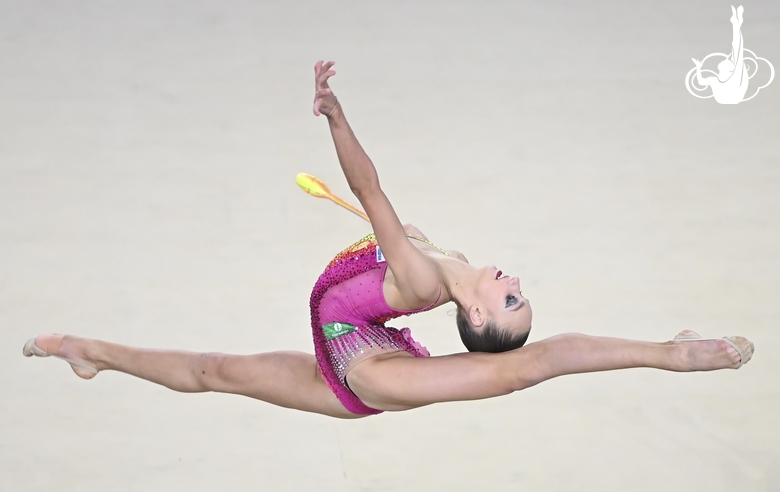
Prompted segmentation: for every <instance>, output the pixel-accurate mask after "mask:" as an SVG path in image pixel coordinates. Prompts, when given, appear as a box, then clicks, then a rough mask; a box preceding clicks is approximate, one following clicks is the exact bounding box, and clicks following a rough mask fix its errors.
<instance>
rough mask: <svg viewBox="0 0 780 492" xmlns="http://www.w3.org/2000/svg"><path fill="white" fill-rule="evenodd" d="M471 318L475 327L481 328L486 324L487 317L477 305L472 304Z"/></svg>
mask: <svg viewBox="0 0 780 492" xmlns="http://www.w3.org/2000/svg"><path fill="white" fill-rule="evenodd" d="M469 320H470V321H471V324H472V325H473V326H474V328H480V327H482V325H484V324H485V321H486V320H485V317H484V316H483V315H482V311H480V309H479V308H478V307H477V306H471V309H469Z"/></svg>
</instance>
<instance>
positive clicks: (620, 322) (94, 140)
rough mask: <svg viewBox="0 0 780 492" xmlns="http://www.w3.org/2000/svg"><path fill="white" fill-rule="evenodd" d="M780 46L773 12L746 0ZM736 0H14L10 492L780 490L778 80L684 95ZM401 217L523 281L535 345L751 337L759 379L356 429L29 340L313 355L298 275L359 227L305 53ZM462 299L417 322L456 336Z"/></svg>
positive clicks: (2, 396)
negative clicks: (150, 377) (338, 197)
mask: <svg viewBox="0 0 780 492" xmlns="http://www.w3.org/2000/svg"><path fill="white" fill-rule="evenodd" d="M745 8H746V10H745V24H744V26H743V34H744V38H745V43H746V47H748V48H750V49H752V50H753V51H755V52H756V53H757V54H758V55H760V56H763V57H766V58H768V59H769V60H770V61H773V62H774V63H775V66H776V67H778V68H780V44H778V43H777V39H778V35H780V3H778V2H776V1H770V0H766V1H760V2H751V3H748V4H746V5H745ZM729 16H730V9H729V4H728V3H726V2H722V1H717V2H710V1H708V2H704V1H699V2H685V3H684V4H683V5H681V3H680V2H674V1H662V2H659V1H653V2H650V1H643V2H628V3H626V2H598V3H590V2H589V3H580V2H566V3H551V2H537V3H529V2H476V1H471V2H463V1H461V2H452V1H424V2H411V1H409V2H392V3H391V2H381V3H380V2H358V1H353V2H347V1H344V2H306V3H304V2H286V3H285V2H264V3H252V2H230V3H225V2H182V1H179V2H158V1H154V2H152V1H146V2H139V1H134V2H129V1H126V2H83V1H82V2H54V1H52V2H37V1H36V2H27V1H18V2H10V1H4V2H2V3H1V4H0V330H1V331H0V336H2V342H1V343H0V349H1V350H2V352H1V353H0V388H1V392H0V488H2V489H3V490H14V491H24V490H58V491H66V490H68V491H69V490H73V491H83V490H123V491H125V490H134V491H136V490H137V491H158V490H196V491H197V490H229V489H234V490H249V489H250V488H251V489H253V490H317V491H331V490H332V491H362V490H366V491H368V490H377V491H415V490H448V491H450V490H452V491H460V490H464V491H466V490H468V491H471V490H534V491H570V490H571V491H574V490H578V491H579V490H581V491H611V490H615V491H625V490H632V491H659V490H681V491H709V492H714V491H726V490H729V491H734V490H738V491H743V490H749V491H759V490H773V491H776V490H780V471H779V470H780V445H779V444H778V443H780V425H778V423H777V416H778V415H780V391H779V390H778V382H777V381H778V376H779V375H780V356H778V350H779V349H780V335H778V331H777V321H778V319H780V302H778V300H777V299H778V297H779V296H780V260H779V259H778V251H780V232H779V229H778V227H779V226H780V198H779V197H780V193H778V187H779V186H780V151H779V150H778V142H780V125H779V124H778V121H779V120H778V114H779V113H778V110H780V92H779V91H778V84H780V82H779V81H775V82H774V83H773V85H771V86H769V87H768V88H767V89H765V90H764V91H762V92H761V93H760V94H759V96H758V97H757V98H756V99H754V100H752V101H750V102H747V103H744V104H740V105H737V106H721V105H718V104H716V103H715V102H714V101H713V100H711V99H710V100H698V99H695V98H694V97H692V96H691V95H689V94H688V92H687V91H686V90H685V88H684V84H683V77H684V75H685V73H686V72H687V71H688V70H689V69H690V68H691V67H692V66H693V64H692V62H691V60H690V59H691V58H692V57H696V58H699V59H701V58H703V57H704V56H706V55H707V54H709V53H711V52H718V51H720V52H723V51H725V52H728V51H729V50H730V36H731V25H730V24H729V21H728V18H729ZM319 58H326V59H335V60H337V62H338V63H337V66H336V68H337V69H338V71H339V74H338V76H337V77H336V78H335V80H334V81H333V87H334V89H335V91H336V93H337V94H338V95H339V97H340V99H341V101H342V102H343V104H344V107H345V109H346V112H347V113H348V115H349V116H350V120H351V122H352V124H353V126H354V128H355V131H356V133H357V134H358V136H359V137H360V139H361V141H362V142H363V144H364V146H365V147H366V149H367V150H368V152H369V154H370V155H371V156H372V157H373V159H374V161H375V162H376V164H377V166H378V168H379V171H380V176H381V178H382V182H383V185H384V187H385V189H386V191H387V193H388V195H389V196H390V197H391V199H392V200H393V203H394V204H395V206H396V210H397V211H398V213H399V215H400V216H401V218H402V220H404V221H407V222H412V223H414V224H416V225H418V226H419V227H420V228H421V229H422V230H423V231H425V232H426V233H427V234H428V235H429V236H430V237H431V238H432V239H433V240H434V241H436V242H437V243H440V244H441V245H443V246H445V247H449V248H455V249H459V250H461V251H463V252H464V253H465V254H466V255H467V256H468V257H469V259H470V260H471V261H472V263H476V264H496V265H499V266H500V268H502V269H503V270H504V271H506V272H509V273H511V274H517V275H520V277H521V279H523V282H524V291H525V293H526V294H527V295H528V297H529V298H530V299H532V301H533V303H534V309H535V321H534V332H533V335H532V339H535V340H538V339H540V338H544V337H547V336H550V335H553V334H557V333H562V332H567V331H582V332H587V333H591V334H599V335H617V336H625V337H629V338H639V339H649V340H659V341H660V340H667V339H669V338H670V337H672V336H673V335H674V334H675V333H676V332H678V331H679V330H681V329H683V328H693V329H696V330H699V331H700V332H701V333H702V334H704V335H707V336H721V335H728V334H743V335H745V336H748V337H750V338H751V339H752V340H754V341H755V344H756V347H757V353H756V357H755V359H754V360H753V361H752V362H751V363H750V364H749V365H748V366H747V367H745V368H743V369H741V370H740V371H720V372H717V373H707V374H683V375H679V374H672V373H663V372H657V371H650V370H633V371H625V372H617V373H607V374H597V375H583V376H572V377H566V378H561V379H559V380H555V381H551V382H547V383H544V384H542V385H540V386H538V387H536V388H533V389H530V390H527V391H523V392H521V393H517V394H514V395H512V396H509V397H505V398H500V399H495V400H492V401H483V402H471V403H462V404H460V403H458V404H444V405H436V406H432V407H429V408H424V409H419V410H415V411H412V412H406V413H399V414H385V415H382V416H379V417H372V418H367V419H363V420H360V421H346V422H345V421H336V420H331V419H328V418H325V417H321V416H317V415H309V414H304V413H299V412H294V411H290V410H284V409H278V408H274V407H271V406H270V405H267V404H264V403H260V402H256V401H252V400H249V399H243V398H240V397H236V396H226V395H217V394H203V395H182V394H177V393H174V392H171V391H169V390H166V389H164V388H161V387H157V386H154V385H151V384H148V383H145V382H143V381H139V380H134V379H132V378H130V377H128V376H125V375H122V374H117V373H102V374H100V375H99V376H98V377H97V378H96V379H95V380H93V381H89V382H85V381H82V380H79V379H78V378H76V377H75V376H74V375H73V374H72V373H71V372H70V371H69V370H68V368H67V366H66V365H65V364H64V363H62V362H61V361H55V360H28V359H24V358H23V357H22V356H21V353H20V352H21V347H22V344H23V343H24V341H25V340H26V339H27V338H28V337H31V336H33V335H35V334H37V333H39V332H49V331H58V332H67V333H74V334H79V335H83V336H89V337H97V338H102V339H107V340H111V341H116V342H120V343H127V344H134V345H140V346H151V347H169V348H186V349H193V350H213V351H225V352H238V353H251V352H258V351H269V350H276V349H298V350H305V351H311V350H312V349H311V342H310V339H309V325H308V319H307V318H308V304H307V303H308V296H309V290H310V288H311V285H312V284H313V283H314V281H315V279H316V278H317V275H318V274H319V273H320V271H321V270H322V268H323V267H324V265H325V263H326V262H327V261H328V260H329V259H330V258H331V256H332V255H333V254H334V253H336V252H337V251H339V250H340V249H341V248H342V247H344V246H345V245H347V244H349V243H350V242H351V241H353V240H354V239H357V238H358V237H360V236H361V235H362V234H364V233H366V232H367V231H368V229H367V225H366V224H364V223H362V222H361V221H360V220H359V219H357V218H355V217H354V216H352V215H350V214H349V213H347V212H344V211H342V210H339V209H338V208H337V207H335V206H334V205H331V204H328V203H326V202H323V201H317V200H315V199H313V198H310V197H307V196H305V195H304V194H303V193H302V192H301V191H300V190H299V189H297V187H296V186H295V184H294V177H295V174H296V173H297V172H299V171H306V172H310V173H312V174H315V175H317V176H319V177H320V178H322V179H323V180H325V182H327V183H328V184H329V185H330V186H331V188H332V189H333V190H334V191H335V192H337V193H340V194H342V195H344V196H349V195H348V190H347V187H346V185H345V183H344V180H343V178H342V177H341V175H340V171H339V168H338V166H337V163H336V159H335V153H334V151H333V149H332V144H331V143H330V137H329V134H328V131H327V125H326V124H325V121H323V120H322V119H316V118H314V117H312V115H311V112H310V104H311V100H312V92H313V90H312V84H313V83H312V66H313V64H314V62H315V61H316V60H317V59H319ZM447 311H448V309H447V308H443V309H441V310H439V311H438V312H433V313H427V314H425V315H420V316H417V317H415V318H413V319H408V320H407V319H404V320H399V321H400V323H398V324H396V326H401V323H403V324H408V325H409V326H411V327H412V328H413V329H414V333H415V337H416V338H417V339H418V340H420V341H421V342H423V343H424V344H426V345H427V346H428V347H429V348H430V349H431V351H432V352H433V353H434V354H443V353H449V352H454V351H460V350H461V348H460V344H459V341H458V339H457V334H456V330H455V327H454V319H453V317H452V316H451V315H448V313H447Z"/></svg>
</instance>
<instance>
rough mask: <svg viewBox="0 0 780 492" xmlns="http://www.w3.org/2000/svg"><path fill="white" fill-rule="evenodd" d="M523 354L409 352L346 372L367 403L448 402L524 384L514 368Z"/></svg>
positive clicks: (389, 407)
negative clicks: (424, 354)
mask: <svg viewBox="0 0 780 492" xmlns="http://www.w3.org/2000/svg"><path fill="white" fill-rule="evenodd" d="M518 356H519V354H518V353H516V352H515V353H513V352H505V353H503V354H486V353H476V352H472V353H464V354H454V355H446V356H443V357H414V356H412V355H410V354H408V353H406V352H394V353H392V354H387V355H382V356H376V357H371V358H369V359H366V360H364V361H361V362H360V363H359V364H357V365H356V366H355V367H353V368H352V369H351V370H350V372H349V374H348V375H347V382H348V384H349V387H350V389H351V390H352V391H353V392H354V393H355V394H356V395H357V396H358V398H360V400H361V401H363V403H365V404H366V405H368V406H369V407H372V408H376V409H378V410H386V411H400V410H409V409H412V408H416V407H421V406H425V405H430V404H431V403H439V402H445V401H464V400H479V399H482V398H491V397H494V396H501V395H506V394H509V393H511V392H513V391H515V390H516V389H519V388H520V386H521V385H522V383H521V381H520V379H521V378H520V377H519V376H518V375H517V373H516V372H514V371H512V370H510V369H511V368H512V367H516V364H517V363H519V362H521V361H519V360H516V359H518Z"/></svg>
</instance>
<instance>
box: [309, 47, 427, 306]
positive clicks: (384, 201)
mask: <svg viewBox="0 0 780 492" xmlns="http://www.w3.org/2000/svg"><path fill="white" fill-rule="evenodd" d="M332 66H333V62H327V63H324V64H323V62H322V61H319V62H317V64H316V65H315V67H314V73H315V85H316V94H315V97H314V114H315V115H316V116H320V115H323V114H324V115H325V116H327V118H328V123H329V125H330V132H331V135H332V137H333V143H334V144H335V146H336V153H337V155H338V158H339V163H340V164H341V169H342V170H343V172H344V176H345V177H346V178H347V183H349V187H350V189H351V190H352V192H353V193H354V194H355V196H356V197H357V199H358V200H359V201H360V204H361V205H362V206H363V208H364V209H365V211H366V213H367V214H368V217H369V219H370V220H371V225H372V227H373V229H374V234H376V239H377V243H378V244H379V246H380V247H381V248H382V253H383V254H384V257H385V259H386V260H387V264H388V266H389V267H390V270H392V272H393V276H394V278H395V284H396V287H397V288H398V294H399V295H400V297H401V298H402V299H403V301H404V302H405V303H406V304H407V306H406V307H407V308H409V309H414V308H421V307H423V306H426V305H428V304H430V303H431V302H432V301H434V300H435V299H436V298H437V296H438V295H439V293H440V284H439V279H438V273H437V271H436V269H435V267H434V266H433V265H432V264H431V263H430V262H429V261H428V260H427V259H426V258H425V256H424V255H423V254H422V253H421V252H420V250H419V249H417V248H416V247H415V246H413V245H412V244H411V243H410V242H409V240H408V239H407V237H406V232H405V231H404V228H403V225H402V224H401V221H400V220H399V219H398V216H397V215H396V213H395V210H394V209H393V206H392V205H391V204H390V200H388V198H387V196H386V195H385V193H384V192H383V191H382V188H381V187H380V186H379V177H378V176H377V173H376V169H375V168H374V164H373V163H372V162H371V159H370V158H369V157H368V155H367V154H366V152H365V151H364V150H363V147H362V146H361V145H360V142H358V140H357V138H356V137H355V134H354V133H353V132H352V128H351V127H350V126H349V123H348V122H347V119H346V117H345V116H344V111H343V108H342V106H341V104H340V103H339V102H338V99H336V96H335V95H334V94H333V91H332V90H331V89H330V87H329V85H328V79H329V78H330V77H332V76H333V75H335V74H336V72H335V71H334V70H331V67H332Z"/></svg>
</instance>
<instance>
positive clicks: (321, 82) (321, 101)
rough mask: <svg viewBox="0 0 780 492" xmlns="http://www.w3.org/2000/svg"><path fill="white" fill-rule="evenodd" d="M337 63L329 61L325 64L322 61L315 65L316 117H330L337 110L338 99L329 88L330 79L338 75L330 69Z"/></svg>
mask: <svg viewBox="0 0 780 492" xmlns="http://www.w3.org/2000/svg"><path fill="white" fill-rule="evenodd" d="M334 63H335V62H332V61H329V62H327V63H325V64H323V62H322V60H320V61H318V62H317V64H316V65H314V89H315V90H316V92H315V93H314V116H319V115H321V114H324V115H325V116H330V115H332V114H333V112H334V111H335V110H336V105H338V99H336V95H335V94H333V91H332V90H331V89H330V87H328V79H329V78H331V77H333V76H334V75H336V71H335V70H331V69H330V68H331V67H332V66H333V64H334Z"/></svg>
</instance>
